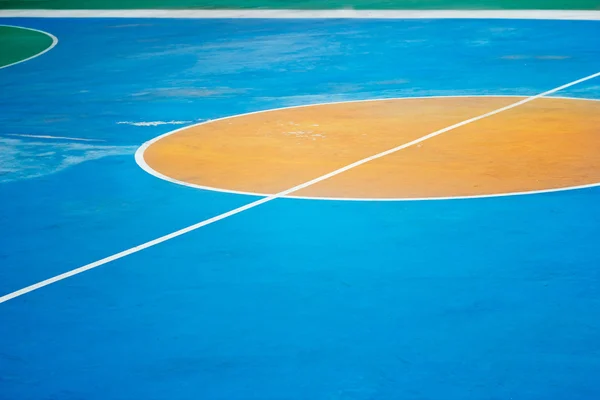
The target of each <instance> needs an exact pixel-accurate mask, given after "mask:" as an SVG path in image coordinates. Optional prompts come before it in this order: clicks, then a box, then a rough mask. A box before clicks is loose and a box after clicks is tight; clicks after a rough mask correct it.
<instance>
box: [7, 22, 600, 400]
mask: <svg viewBox="0 0 600 400" xmlns="http://www.w3.org/2000/svg"><path fill="white" fill-rule="evenodd" d="M0 23H11V24H20V25H26V26H31V27H36V28H39V29H44V30H48V31H50V32H52V33H54V34H55V35H56V36H58V37H59V39H60V43H59V45H58V46H57V47H56V48H55V49H54V50H53V51H52V52H50V53H48V54H46V55H44V56H42V57H40V58H38V59H35V60H32V61H31V62H28V63H24V64H21V65H19V66H16V67H14V68H7V69H4V70H0V109H1V110H2V113H0V127H1V129H2V130H1V131H0V139H2V140H3V142H2V143H3V146H4V153H2V154H12V153H10V150H11V149H16V150H17V151H15V152H14V153H16V156H10V158H8V156H6V158H3V159H2V160H3V162H4V163H5V164H6V163H7V162H10V163H11V168H10V170H9V171H8V172H4V170H3V175H1V176H0V177H2V179H5V180H6V181H7V182H4V183H0V205H1V208H0V209H1V211H0V265H1V268H0V293H2V294H4V293H6V292H9V291H12V290H16V289H18V288H20V287H22V286H24V285H28V284H30V283H33V282H36V281H39V280H41V279H44V278H47V277H50V276H53V275H55V274H57V273H60V272H64V271H66V270H69V269H72V268H74V267H77V266H80V265H82V264H85V263H87V262H90V261H94V260H97V259H99V258H102V257H104V256H107V255H110V254H112V253H114V252H117V251H120V250H123V249H125V248H128V247H131V246H133V245H136V244H139V243H142V242H144V241H146V240H149V239H152V238H154V237H157V236H160V235H162V234H165V233H168V232H171V231H173V230H175V229H178V228H181V227H183V226H187V225H190V224H192V223H195V222H198V221H200V220H202V219H205V218H207V217H210V216H213V215H216V214H218V213H220V212H223V211H226V210H229V209H231V208H234V207H236V206H238V205H240V204H243V203H245V202H249V201H250V200H251V198H248V197H244V196H232V195H227V194H221V193H211V192H203V191H196V190H192V189H188V188H184V187H180V186H177V185H173V184H169V183H167V182H163V181H160V180H158V179H156V178H154V177H152V176H149V175H147V174H146V173H145V172H143V171H141V170H140V169H139V168H138V167H137V166H136V164H135V162H134V160H133V149H134V148H135V146H137V145H139V144H141V143H142V142H144V141H145V140H148V139H150V138H152V137H154V136H156V135H158V134H161V133H164V132H167V131H169V130H171V129H173V128H175V127H177V126H170V125H161V126H156V127H136V126H129V125H123V124H117V122H123V121H134V122H140V121H146V122H148V121H171V120H176V121H180V120H181V121H195V120H197V119H211V118H216V117H220V116H224V115H231V114H237V113H241V112H246V111H254V110H259V109H266V108H273V107H280V106H286V105H291V104H305V103H313V102H324V101H335V100H345V99H360V98H373V97H399V96H415V95H447V94H525V95H527V94H535V93H539V92H542V91H545V90H547V89H551V88H553V87H556V86H558V85H561V84H563V83H567V82H569V81H572V80H575V79H578V78H581V77H583V76H586V75H589V74H592V73H594V72H597V71H598V70H599V69H600V24H598V23H592V22H542V21H538V22H527V21H310V22H307V21H282V22H277V21H172V20H171V21H166V20H165V21H163V20H151V21H149V20H85V21H71V20H9V21H8V22H6V21H0ZM561 95H572V96H578V97H587V98H600V84H599V83H598V82H597V81H590V82H588V83H586V84H582V85H581V86H578V87H575V88H572V89H570V90H568V91H565V92H564V93H561ZM14 133H16V134H36V135H57V136H74V137H79V138H87V139H102V140H104V142H85V143H86V145H89V146H90V147H77V146H74V145H73V144H69V146H70V147H65V146H60V145H57V144H56V143H55V142H49V141H43V140H36V139H27V138H22V137H21V138H19V137H14V136H8V134H14ZM32 148H33V150H32ZM23 152H25V154H22V153H23ZM65 154H68V156H65ZM27 156H29V157H30V158H33V159H34V161H37V160H43V162H42V161H39V162H37V163H34V164H36V165H34V166H31V165H30V164H28V163H30V161H31V160H28V159H27ZM7 160H8V161H7ZM85 160H88V161H85ZM24 165H27V168H29V169H24V167H23V166H24ZM19 167H23V168H21V169H19ZM6 170H8V168H6ZM23 171H25V172H23ZM28 171H29V172H28ZM32 171H33V172H32ZM35 174H38V175H39V176H37V177H33V175H35ZM599 199H600V189H590V190H581V191H571V192H562V193H553V194H546V195H538V196H520V197H510V198H495V199H494V198H491V199H480V200H462V201H443V202H439V201H436V202H400V203H389V202H386V203H383V202H381V203H377V202H372V203H362V202H361V203H354V202H318V201H300V200H277V201H274V202H271V203H269V204H266V205H264V206H261V207H260V208H256V209H253V210H250V211H247V212H245V213H242V214H240V215H236V216H234V217H232V218H230V219H227V220H224V221H221V222H219V223H217V224H214V225H211V226H209V227H206V228H203V229H201V230H199V231H196V232H193V233H191V234H188V235H186V236H183V237H180V238H177V239H175V240H172V241H170V242H168V243H164V244H161V245H160V246H157V247H154V248H151V249H148V250H145V251H143V252H141V253H138V254H135V255H133V256H130V257H128V258H125V259H122V260H119V261H116V262H114V263H111V264H108V265H105V266H103V267H101V268H98V269H96V270H93V271H89V272H87V273H85V274H82V275H80V276H77V277H75V278H71V279H69V280H66V281H63V282H60V283H58V284H55V285H52V286H50V287H47V288H44V289H42V290H39V291H37V292H34V293H31V294H29V295H26V296H23V297H21V298H18V299H15V300H12V301H9V302H7V303H4V304H2V305H0V399H2V400H5V399H7V400H13V399H52V398H57V399H82V398H83V399H96V398H98V399H136V400H137V399H197V398H202V399H261V400H263V399H440V400H442V399H443V400H449V399H456V400H469V399H473V400H481V399H494V398H498V399H507V398H518V399H532V400H533V399H565V398H569V399H582V400H583V399H586V400H587V399H594V398H598V397H600V385H598V383H597V382H596V381H597V371H598V370H600V342H599V341H598V337H600V323H599V322H598V319H597V310H598V308H599V306H600V271H599V268H598V266H599V265H600V253H598V251H597V245H596V243H597V238H598V237H599V235H600V224H599V222H600V214H599V211H598V208H597V206H596V205H597V202H598V200H599Z"/></svg>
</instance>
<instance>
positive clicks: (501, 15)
mask: <svg viewBox="0 0 600 400" xmlns="http://www.w3.org/2000/svg"><path fill="white" fill-rule="evenodd" d="M0 17H11V18H12V17H17V18H18V17H28V18H31V17H33V18H177V19H219V18H227V19H538V20H540V19H541V20H588V21H597V20H600V11H596V10H571V11H569V10H282V9H279V10H278V9H259V10H250V9H246V10H229V9H216V10H198V9H180V10H144V9H133V10H114V9H113V10H15V9H13V10H0Z"/></svg>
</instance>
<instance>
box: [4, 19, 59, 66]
mask: <svg viewBox="0 0 600 400" xmlns="http://www.w3.org/2000/svg"><path fill="white" fill-rule="evenodd" d="M0 14H1V12H0ZM0 26H5V27H8V28H19V29H25V30H26V31H33V32H38V33H43V34H44V35H46V36H50V38H51V39H52V44H51V45H50V47H48V48H47V49H45V50H44V51H42V52H40V53H37V54H34V55H32V56H31V57H28V58H26V59H24V60H20V61H15V62H14V63H10V64H7V65H3V66H1V67H0V69H3V68H8V67H12V66H13V65H17V64H21V63H24V62H25V61H29V60H33V59H34V58H37V57H39V56H41V55H42V54H45V53H47V52H49V51H50V50H52V49H53V48H54V47H55V46H56V45H57V44H58V38H57V37H56V36H54V35H53V34H51V33H49V32H46V31H42V30H39V29H33V28H27V27H25V26H18V25H5V24H0Z"/></svg>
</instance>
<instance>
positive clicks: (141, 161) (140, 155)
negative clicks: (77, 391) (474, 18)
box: [135, 95, 600, 201]
mask: <svg viewBox="0 0 600 400" xmlns="http://www.w3.org/2000/svg"><path fill="white" fill-rule="evenodd" d="M469 97H482V98H485V97H496V98H502V97H505V98H512V97H515V98H521V99H523V98H526V97H527V96H516V95H454V96H414V97H387V98H380V99H362V100H346V101H332V102H327V103H313V104H305V105H299V106H289V107H280V108H272V109H269V110H261V111H253V112H249V113H245V114H238V115H232V116H229V117H223V118H217V119H213V120H208V121H204V122H199V123H197V124H193V125H189V126H186V127H183V128H179V129H175V130H173V131H170V132H167V133H164V134H162V135H160V136H157V137H155V138H154V139H151V140H149V141H147V142H146V143H144V144H142V146H140V148H138V150H137V151H136V153H135V161H136V162H137V164H138V165H139V166H140V168H142V169H143V170H144V171H146V172H148V173H149V174H151V175H154V176H155V177H157V178H159V179H162V180H165V181H167V182H171V183H175V184H177V185H181V186H187V187H191V188H194V189H200V190H210V191H213V192H221V193H231V194H239V195H244V196H258V197H263V196H270V195H271V194H269V193H257V192H244V191H240V190H231V189H223V188H217V187H213V186H204V185H197V184H194V183H189V182H185V181H180V180H177V179H174V178H171V177H169V176H166V175H163V174H161V173H160V172H158V171H156V170H154V169H153V168H152V167H150V166H149V165H148V163H146V160H145V159H144V153H145V151H146V150H147V149H148V147H150V145H152V144H153V143H155V142H157V141H159V140H161V139H163V138H165V137H167V136H170V135H173V134H175V133H177V132H181V131H184V130H186V129H189V128H193V127H196V126H200V125H205V124H210V123H213V122H217V121H223V120H227V119H232V118H239V117H245V116H248V115H254V114H262V113H267V112H272V111H280V110H289V109H294V108H306V107H316V106H324V105H330V104H344V103H366V102H375V101H386V100H414V99H440V98H469ZM552 98H553V99H566V100H574V101H600V100H599V99H586V98H577V97H564V96H552ZM594 186H600V183H592V184H588V185H581V186H569V187H564V188H555V189H546V190H534V191H529V192H512V193H499V194H487V195H476V196H455V197H422V198H420V197H413V198H410V197H409V198H389V199H382V198H349V197H312V196H294V195H291V196H282V197H287V198H291V199H302V200H326V201H327V200H329V201H331V200H334V201H432V200H454V199H479V198H485V197H503V196H520V195H527V194H539V193H550V192H559V191H564V190H575V189H584V188H590V187H594Z"/></svg>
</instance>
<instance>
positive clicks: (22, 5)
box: [0, 0, 600, 10]
mask: <svg viewBox="0 0 600 400" xmlns="http://www.w3.org/2000/svg"><path fill="white" fill-rule="evenodd" d="M153 8H154V9H156V8H163V9H178V8H198V9H215V8H226V9H259V8H269V9H315V10H325V9H342V8H354V9H362V10H365V9H372V10H393V9H407V10H432V9H478V10H481V9H495V10H498V9H507V10H527V9H530V10H533V9H539V10H552V9H554V10H561V9H564V10H569V9H570V10H600V0H0V9H96V10H98V9H153Z"/></svg>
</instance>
